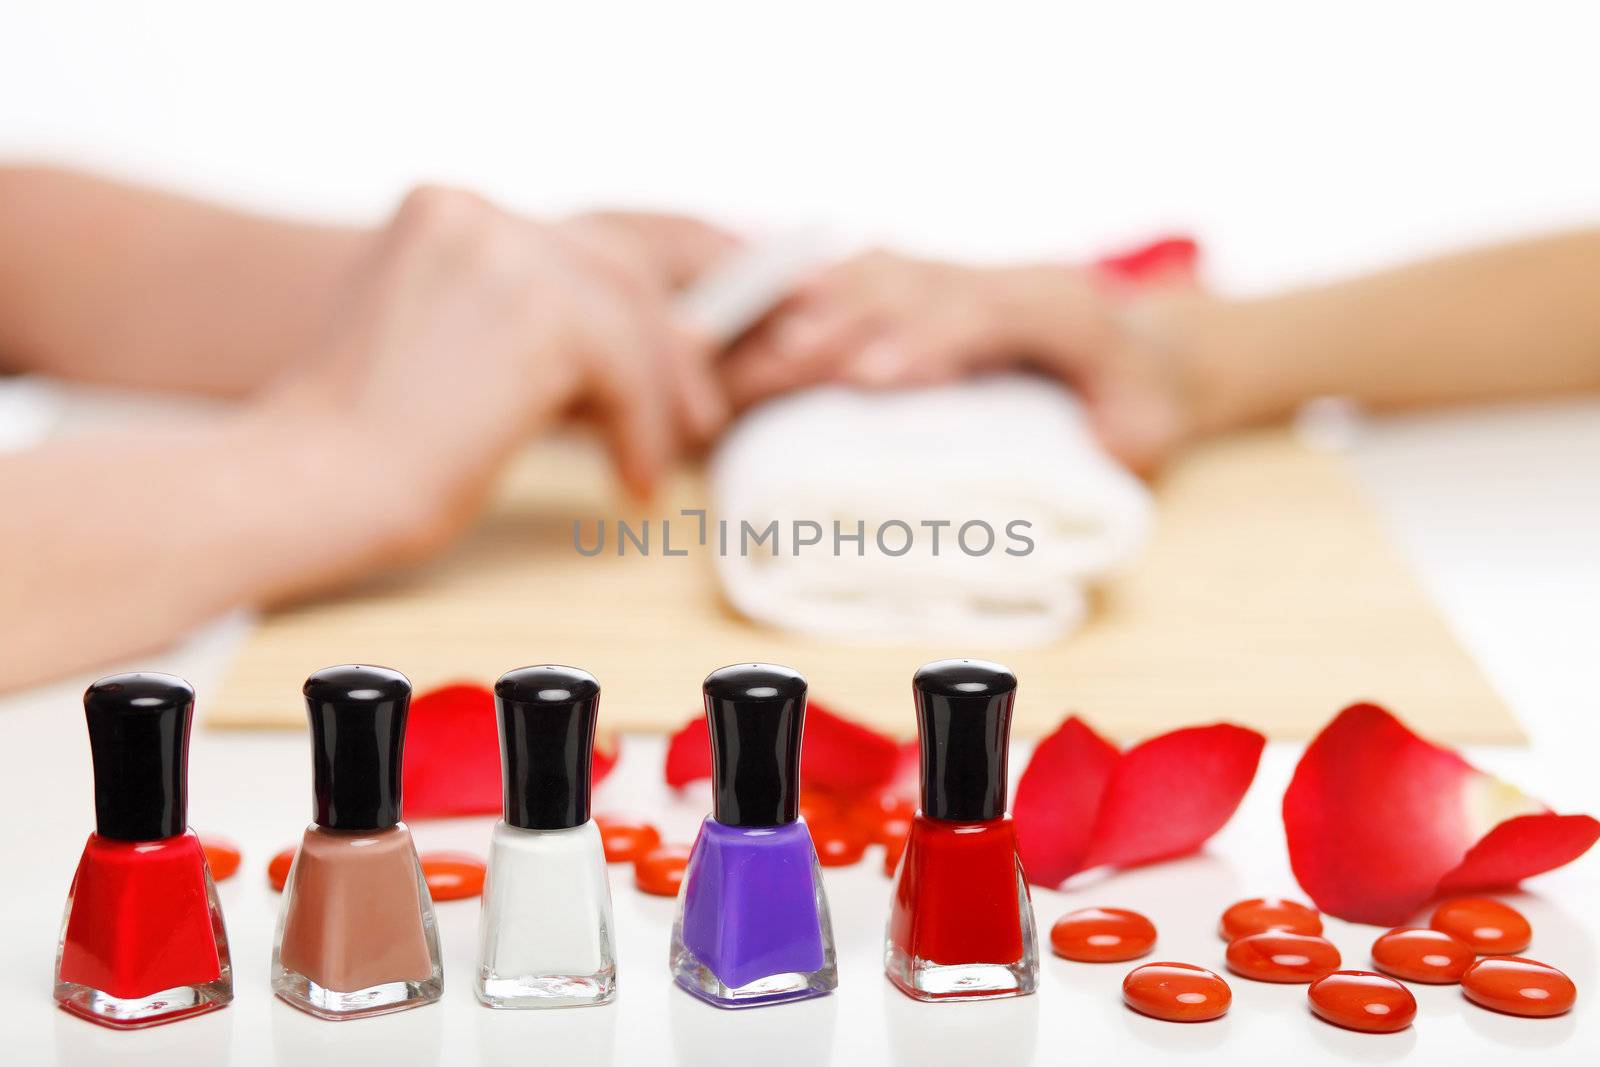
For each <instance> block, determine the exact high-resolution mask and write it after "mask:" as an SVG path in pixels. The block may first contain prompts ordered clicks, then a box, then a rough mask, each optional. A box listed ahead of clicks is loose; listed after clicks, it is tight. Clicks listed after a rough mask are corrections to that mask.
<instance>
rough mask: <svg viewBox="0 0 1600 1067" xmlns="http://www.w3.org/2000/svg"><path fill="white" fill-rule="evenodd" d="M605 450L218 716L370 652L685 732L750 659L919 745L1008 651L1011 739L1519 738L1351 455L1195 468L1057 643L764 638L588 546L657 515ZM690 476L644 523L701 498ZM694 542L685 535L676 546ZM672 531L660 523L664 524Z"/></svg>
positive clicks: (524, 478) (1283, 440) (1199, 456)
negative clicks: (616, 525) (1386, 725)
mask: <svg viewBox="0 0 1600 1067" xmlns="http://www.w3.org/2000/svg"><path fill="white" fill-rule="evenodd" d="M611 487H612V482H611V479H610V477H609V475H608V473H607V471H606V468H605V464H604V461H603V459H602V458H601V457H600V456H599V455H598V454H597V453H596V452H595V451H594V450H593V449H592V448H590V447H588V446H586V445H584V444H582V443H579V442H573V441H552V442H546V443H543V444H541V445H538V446H536V447H534V448H532V449H530V450H529V452H528V453H527V454H526V455H525V456H523V457H522V458H521V459H520V460H519V462H518V463H517V464H516V465H515V467H514V469H513V470H512V471H511V472H510V473H509V475H508V476H507V478H506V481H505V483H504V485H503V487H502V492H501V494H500V497H499V500H498V502H497V504H496V506H495V507H494V508H493V509H492V511H491V512H490V514H489V515H488V516H487V517H486V519H485V520H484V521H483V522H482V523H481V524H480V526H479V527H478V528H477V529H476V530H475V531H474V532H473V533H472V535H471V536H470V537H468V538H467V540H466V541H465V542H463V543H462V544H461V545H460V546H459V547H458V548H457V549H456V550H454V551H453V552H452V553H450V554H449V555H448V556H447V557H445V558H443V559H441V560H439V561H438V562H436V563H434V564H432V565H430V566H428V567H426V568H425V569H422V570H420V571H418V572H416V573H414V574H411V575H408V576H406V577H404V578H398V579H393V580H390V581H387V582H385V583H383V584H380V585H374V586H370V587H367V588H364V589H361V590H358V591H355V592H354V593H351V594H349V595H346V596H342V597H339V598H337V599H330V600H327V601H325V602H321V603H316V604H312V605H308V606H305V607H300V608H297V609H294V610H291V611H285V612H282V613H280V614H277V615H274V616H271V617H269V618H268V619H267V620H266V621H265V623H264V624H263V625H262V627H261V629H260V630H259V632H258V633H257V634H256V635H255V636H254V638H253V639H252V640H251V642H250V643H249V644H248V646H247V647H246V649H245V650H244V652H243V654H242V655H241V656H240V658H239V660H238V661H237V663H236V664H235V665H234V667H233V669H232V672H231V675H230V676H229V678H228V679H227V682H226V683H225V685H224V687H223V689H222V691H221V692H220V693H218V694H217V696H216V698H215V699H214V700H207V701H203V702H202V703H203V705H204V712H203V714H204V716H205V720H206V721H207V722H209V723H211V724H214V725H228V726H299V725H301V724H302V723H303V721H304V709H303V706H302V704H301V701H300V697H299V689H300V682H301V681H302V680H303V679H304V678H305V676H306V675H307V674H309V673H310V672H311V671H313V670H315V669H317V668H319V667H323V666H326V665H328V664H332V663H340V662H352V661H357V662H374V663H382V664H386V665H389V666H393V667H395V668H398V669H400V670H402V671H404V672H406V673H407V674H408V675H410V677H411V678H412V680H413V681H414V682H416V683H417V685H418V686H419V687H420V688H426V687H429V686H433V685H437V684H439V683H442V682H447V681H451V680H457V679H477V680H481V681H484V682H491V681H492V680H493V679H494V678H495V677H496V676H498V675H499V673H500V672H501V671H503V670H505V669H507V668H509V667H514V666H520V665H523V664H528V663H539V662H561V663H571V664H576V665H579V666H582V667H585V668H586V669H588V670H591V671H593V672H594V673H595V674H596V675H597V676H598V677H599V678H600V680H601V683H602V685H603V687H604V691H605V696H604V703H603V710H602V721H603V723H604V724H605V725H606V726H607V727H609V728H614V729H641V730H656V729H661V730H665V729H673V728H676V727H677V726H678V725H680V724H681V723H682V722H683V721H684V720H685V719H686V718H687V717H688V716H690V715H691V714H694V712H695V710H696V708H697V705H698V700H699V683H700V680H701V678H702V677H703V676H704V675H705V674H706V672H707V671H709V670H710V669H712V668H715V667H717V666H720V665H722V664H725V663H730V662H734V661H737V660H744V659H764V660H772V661H776V662H780V663H787V664H790V665H793V666H794V667H797V668H798V669H800V670H801V671H803V672H804V673H805V674H806V675H807V677H808V678H810V680H811V688H812V693H813V695H814V696H815V697H816V698H817V699H819V700H821V701H824V702H827V703H829V704H832V705H835V706H837V707H839V708H841V709H843V710H846V711H848V712H849V713H851V714H853V715H856V716H859V717H861V718H863V719H865V720H866V721H869V722H872V723H874V724H877V725H878V726H881V727H883V728H885V729H888V730H892V731H894V732H896V733H899V734H909V733H911V732H912V729H913V726H912V721H911V718H910V699H909V689H910V685H909V682H910V677H911V673H912V671H913V670H914V669H915V668H916V666H917V665H918V664H920V663H922V662H924V661H926V660H929V659H934V658H938V657H941V656H949V655H973V656H982V657H986V658H992V659H997V660H1000V661H1001V662H1004V663H1006V664H1008V665H1010V666H1011V667H1012V668H1013V669H1015V670H1016V672H1017V674H1018V676H1019V678H1020V679H1021V682H1022V690H1021V693H1020V694H1019V701H1018V713H1017V721H1016V730H1017V732H1018V733H1019V734H1021V735H1024V736H1026V735H1037V734H1041V733H1044V732H1047V731H1048V730H1050V729H1051V728H1052V727H1053V726H1054V725H1055V724H1056V723H1057V722H1058V721H1059V720H1060V718H1061V716H1062V715H1063V713H1064V712H1065V711H1067V710H1069V709H1071V710H1077V711H1080V712H1081V713H1083V714H1084V715H1086V716H1087V717H1088V718H1089V720H1090V721H1091V722H1092V723H1093V724H1094V725H1096V726H1097V727H1098V728H1100V729H1101V730H1103V731H1104V732H1107V733H1109V734H1111V735H1113V736H1117V737H1121V738H1136V737H1141V736H1146V735H1148V734H1151V733H1153V732H1157V731H1160V730H1163V729H1167V728H1170V727H1172V726H1175V725H1180V724H1186V723H1195V722H1205V721H1211V720H1216V719H1224V718H1225V719H1231V720H1234V721H1237V722H1242V723H1247V724H1250V725H1253V726H1255V727H1257V728H1259V729H1261V730H1263V731H1264V732H1266V733H1268V734H1269V735H1271V736H1274V737H1307V736H1309V735H1310V734H1312V733H1314V732H1315V731H1316V730H1317V729H1318V728H1319V727H1320V726H1321V725H1322V724H1323V723H1324V722H1326V721H1327V719H1328V718H1329V717H1330V716H1331V715H1332V714H1333V713H1334V712H1335V711H1337V710H1338V709H1339V708H1340V707H1342V706H1343V705H1345V704H1347V703H1350V702H1352V701H1355V700H1359V699H1372V700H1377V701H1380V702H1382V703H1385V704H1387V705H1388V706H1390V707H1392V708H1393V709H1394V710H1396V711H1398V712H1399V713H1400V714H1402V715H1403V716H1404V717H1405V718H1406V719H1407V720H1408V721H1409V722H1411V723H1412V724H1413V725H1414V726H1415V727H1416V728H1417V729H1419V730H1420V731H1422V732H1423V733H1425V734H1427V735H1429V736H1432V737H1435V738H1439V739H1444V740H1449V741H1455V742H1514V741H1520V740H1522V739H1523V738H1522V734H1521V732H1520V730H1519V729H1518V727H1517V725H1516V723H1515V721H1514V720H1513V719H1512V718H1511V716H1510V714H1509V713H1508V712H1507V710H1506V708H1505V706H1504V704H1503V702H1502V701H1501V700H1500V699H1499V698H1498V696H1497V695H1496V694H1495V693H1494V691H1493V690H1492V689H1491V688H1490V687H1489V685H1488V683H1487V682H1486V680H1485V679H1484V677H1483V675H1482V673H1481V672H1480V671H1479V670H1478V668H1477V666H1476V665H1475V664H1474V663H1473V662H1472V660H1471V659H1470V658H1469V657H1468V656H1467V654H1466V653H1465V651H1464V650H1463V649H1462V648H1461V647H1460V645H1459V644H1458V643H1457V642H1456V640H1455V639H1454V637H1453V636H1452V635H1451V633H1450V632H1449V630H1448V629H1447V628H1446V626H1445V625H1444V623H1443V622H1442V621H1441V619H1440V618H1439V616H1438V614H1437V612H1436V611H1435V610H1434V608H1433V606H1432V605H1431V604H1430V603H1429V601H1428V599H1427V597H1426V596H1425V594H1424V593H1423V591H1422V589H1421V588H1420V587H1419V585H1418V583H1417V581H1416V579H1415V578H1414V577H1413V576H1412V575H1411V573H1410V572H1409V571H1408V569H1407V568H1406V567H1405V566H1404V564H1403V563H1402V562H1401V560H1400V559H1399V557H1398V555H1397V554H1396V552H1395V551H1394V550H1393V549H1392V547H1391V546H1390V545H1389V544H1388V543H1387V541H1386V540H1385V538H1384V536H1383V534H1382V531H1381V530H1380V529H1379V526H1378V523H1377V521H1376V519H1375V516H1374V514H1373V513H1372V511H1371V509H1370V507H1369V506H1368V504H1367V503H1366V501H1365V500H1364V499H1363V497H1362V495H1361V493H1360V491H1359V489H1358V487H1357V486H1356V485H1355V484H1354V482H1353V480H1352V478H1351V476H1350V474H1349V473H1348V471H1347V470H1346V469H1345V467H1344V465H1343V462H1342V461H1341V460H1340V459H1339V458H1338V457H1337V456H1332V455H1327V454H1322V453H1317V452H1313V451H1310V450H1308V449H1305V448H1304V447H1302V446H1300V445H1299V444H1297V443H1296V442H1295V441H1294V440H1293V439H1292V438H1291V437H1290V436H1289V435H1288V434H1287V433H1284V432H1281V431H1266V432H1261V433H1254V434H1249V435H1244V436H1239V437H1234V438H1230V439H1226V440H1220V441H1216V442H1213V443H1210V444H1207V445H1205V446H1203V447H1201V448H1197V449H1195V450H1194V451H1192V452H1191V453H1190V454H1189V455H1187V456H1186V457H1184V458H1183V459H1182V460H1180V461H1179V462H1178V463H1177V464H1176V465H1175V466H1174V467H1173V468H1172V469H1171V470H1170V472H1169V473H1168V474H1167V475H1166V476H1165V477H1164V479H1163V481H1162V483H1161V485H1160V486H1159V489H1158V501H1159V512H1160V515H1159V522H1158V524H1157V533H1156V536H1155V538H1154V540H1153V542H1152V543H1151V545H1150V546H1149V548H1148V550H1147V552H1146V554H1145V556H1144V558H1143V559H1142V560H1141V561H1140V562H1139V564H1138V566H1136V567H1135V568H1133V569H1132V570H1130V572H1129V573H1128V574H1127V575H1126V576H1124V577H1121V578H1119V579H1116V580H1114V581H1112V582H1111V583H1110V584H1109V585H1108V586H1107V587H1106V588H1105V589H1104V590H1103V592H1102V593H1101V595H1100V596H1099V597H1098V598H1097V603H1096V606H1095V613H1094V617H1093V619H1092V620H1091V622H1090V623H1089V624H1088V625H1087V626H1085V627H1084V628H1083V629H1082V630H1081V631H1079V632H1078V633H1077V634H1075V635H1073V636H1072V637H1070V638H1068V639H1067V640H1065V641H1063V642H1061V643H1060V644H1059V645H1057V646H1055V647H1046V648H1032V649H1009V648H1004V647H990V646H986V645H984V644H982V643H975V644H972V645H963V646H961V647H959V648H956V647H948V646H932V645H919V646H904V645H898V646H896V645H885V646H883V647H869V646H860V645H836V644H830V643H826V642H822V641H817V640H812V639H807V638H799V637H794V636H791V635H788V634H783V633H778V632H775V631H772V630H768V629H764V628H761V627H758V626H754V625H751V624H749V623H747V622H744V621H742V620H741V619H739V618H737V617H735V616H734V615H733V614H732V613H731V612H730V611H729V610H728V608H727V607H726V606H725V605H724V604H723V603H722V601H721V600H720V597H719V594H718V587H717V583H716V580H715V578H714V576H713V574H712V569H711V560H710V558H709V556H707V555H706V554H705V552H704V551H703V550H699V549H695V550H692V552H691V554H690V555H689V556H688V557H686V558H663V557H661V556H659V555H653V556H651V557H650V558H641V557H639V556H637V555H633V554H630V555H628V556H626V557H624V558H617V557H616V556H615V555H611V554H609V548H610V546H608V553H607V554H605V555H602V556H599V557H595V558H586V557H582V556H580V555H579V554H578V553H577V552H575V551H574V549H573V547H572V521H573V519H574V518H577V517H582V518H583V519H584V520H585V522H586V526H585V530H586V531H591V532H592V530H593V526H592V523H593V520H594V519H595V518H596V517H599V516H610V517H616V516H618V515H621V516H623V517H625V518H630V519H633V520H638V519H641V518H644V517H646V514H647V513H646V512H645V511H644V510H642V509H640V508H638V507H637V506H632V505H621V504H619V503H618V501H617V500H616V499H615V498H614V497H613V495H612V488H611ZM704 499H705V498H704V490H703V486H702V484H701V482H700V479H699V477H698V475H697V474H696V473H694V472H692V471H685V472H684V473H682V474H681V475H680V476H679V477H678V478H677V479H676V480H675V482H674V484H673V485H672V486H671V487H670V488H669V490H668V491H667V492H666V493H665V494H664V497H663V499H661V500H660V501H658V502H657V503H656V504H655V505H653V506H652V507H651V508H650V509H649V511H648V515H650V516H656V517H659V516H661V515H673V514H676V512H677V510H678V509H679V508H680V507H694V506H704ZM678 532H679V531H677V530H675V534H676V533H678ZM657 536H659V532H657Z"/></svg>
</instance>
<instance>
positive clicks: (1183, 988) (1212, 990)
mask: <svg viewBox="0 0 1600 1067" xmlns="http://www.w3.org/2000/svg"><path fill="white" fill-rule="evenodd" d="M1122 999H1123V1000H1124V1001H1126V1002H1127V1005H1128V1007H1130V1008H1132V1009H1133V1010H1134V1011H1136V1012H1139V1013H1140V1014H1141V1015H1149V1016H1151V1017H1152V1018H1156V1019H1165V1020H1167V1021H1168V1022H1173V1023H1199V1022H1205V1021H1206V1020H1208V1019H1219V1018H1221V1017H1222V1016H1223V1015H1225V1014H1227V1011H1228V1005H1230V1004H1232V1003H1233V990H1231V989H1229V988H1228V983H1227V982H1225V981H1223V979H1222V976H1221V975H1218V974H1215V973H1213V972H1212V971H1208V970H1206V969H1205V968H1204V967H1196V966H1195V965H1194V964H1192V963H1147V964H1145V965H1144V966H1143V967H1135V968H1134V969H1133V970H1131V971H1129V972H1128V975H1127V977H1126V978H1124V979H1123V980H1122Z"/></svg>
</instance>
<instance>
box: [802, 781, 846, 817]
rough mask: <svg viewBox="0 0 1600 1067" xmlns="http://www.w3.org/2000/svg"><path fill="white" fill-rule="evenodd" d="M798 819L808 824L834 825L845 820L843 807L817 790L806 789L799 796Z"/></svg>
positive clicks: (836, 800)
mask: <svg viewBox="0 0 1600 1067" xmlns="http://www.w3.org/2000/svg"><path fill="white" fill-rule="evenodd" d="M800 817H801V818H802V819H804V820H805V821H806V822H808V823H834V822H839V821H841V820H843V819H844V818H845V806H844V805H843V804H842V803H840V801H839V800H838V799H836V798H835V797H834V795H833V794H832V793H826V792H823V791H821V790H819V789H815V788H812V789H807V790H806V791H805V792H803V793H801V794H800Z"/></svg>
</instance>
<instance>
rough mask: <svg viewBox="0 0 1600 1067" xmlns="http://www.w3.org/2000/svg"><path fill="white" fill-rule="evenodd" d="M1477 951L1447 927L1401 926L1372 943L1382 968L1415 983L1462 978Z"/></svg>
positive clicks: (1450, 980)
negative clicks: (1458, 938)
mask: <svg viewBox="0 0 1600 1067" xmlns="http://www.w3.org/2000/svg"><path fill="white" fill-rule="evenodd" d="M1476 958H1477V954H1476V953H1475V952H1473V951H1472V948H1471V947H1470V946H1468V945H1465V944H1463V943H1462V942H1460V941H1457V940H1456V939H1455V938H1453V937H1451V936H1450V935H1449V934H1447V933H1445V932H1444V931H1443V930H1427V929H1423V928H1422V927H1418V926H1399V927H1396V928H1395V929H1393V930H1390V931H1389V932H1388V933H1386V934H1380V935H1379V936H1378V940H1376V941H1374V942H1373V943H1372V962H1373V963H1374V964H1375V965H1376V966H1377V968H1378V970H1380V971H1382V972H1384V973H1385V974H1392V975H1394V976H1395V977H1396V978H1404V979H1406V980H1407V981H1411V982H1429V983H1432V984H1435V985H1442V984H1447V983H1450V982H1459V981H1461V975H1462V972H1464V971H1465V970H1466V969H1467V968H1468V967H1470V966H1472V961H1473V960H1474V959H1476Z"/></svg>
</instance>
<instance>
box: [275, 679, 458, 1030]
mask: <svg viewBox="0 0 1600 1067" xmlns="http://www.w3.org/2000/svg"><path fill="white" fill-rule="evenodd" d="M305 697H306V708H307V710H308V712H309V713H310V717H311V755H312V760H311V767H312V776H313V779H314V793H315V800H316V818H315V820H314V821H313V822H312V824H311V825H310V826H309V827H307V828H306V832H305V836H304V837H303V838H302V839H301V842H300V850H299V851H298V852H297V853H296V854H295V860H294V866H293V867H292V868H291V869H290V871H289V880H288V883H287V884H286V885H285V886H284V892H283V904H282V909H281V910H280V912H279V914H278V935H277V940H276V943H275V945H274V948H273V952H272V989H273V991H274V992H275V993H277V994H278V996H279V997H281V998H283V999H284V1000H285V1001H287V1002H288V1003H290V1004H292V1005H294V1006H295V1007H297V1008H299V1009H301V1010H302V1011H306V1012H309V1013H311V1014H312V1015H315V1016H318V1017H319V1018H323V1019H349V1018H356V1017H359V1016H364V1015H380V1014H383V1013H385V1012H391V1011H401V1010H404V1009H406V1008H414V1007H417V1006H419V1005H422V1004H428V1003H431V1002H433V1001H435V1000H438V999H439V995H440V993H441V992H443V989H444V974H443V971H442V969H441V967H440V962H439V937H438V934H437V932H436V931H435V929H434V918H433V901H432V900H431V899H430V898H429V896H428V887H427V884H426V883H425V882H424V881H423V877H422V865H421V863H419V862H418V860H417V850H416V846H415V845H413V844H412V841H411V831H409V830H408V829H406V825H405V823H403V822H401V821H400V767H401V753H402V749H403V746H404V743H405V727H406V710H407V708H408V707H409V705H410V701H411V683H410V682H408V681H406V678H405V676H404V675H402V674H400V673H399V672H397V671H391V670H386V669H384V668H382V667H358V666H344V667H329V668H327V669H326V670H321V671H318V672H317V673H316V674H313V675H312V676H311V677H310V678H308V679H307V680H306V684H305Z"/></svg>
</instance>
